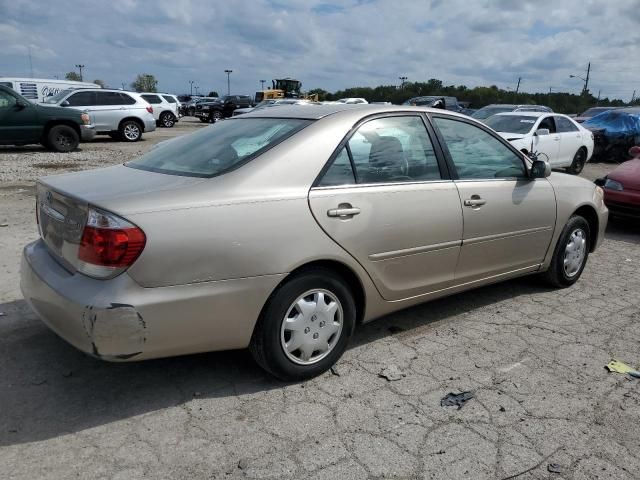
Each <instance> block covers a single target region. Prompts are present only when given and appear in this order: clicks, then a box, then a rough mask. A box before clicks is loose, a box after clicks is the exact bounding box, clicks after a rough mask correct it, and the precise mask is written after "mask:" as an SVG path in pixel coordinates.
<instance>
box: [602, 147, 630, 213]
mask: <svg viewBox="0 0 640 480" xmlns="http://www.w3.org/2000/svg"><path fill="white" fill-rule="evenodd" d="M629 155H631V156H632V157H633V159H632V160H629V161H626V162H624V163H623V164H621V165H620V166H619V167H617V168H615V169H614V170H613V171H612V172H611V173H609V174H608V175H607V176H606V177H604V178H599V179H598V180H596V184H597V185H600V186H601V187H602V188H603V189H604V203H605V204H606V205H607V207H608V208H609V213H610V215H612V216H618V217H627V218H637V219H640V146H636V147H631V149H630V150H629Z"/></svg>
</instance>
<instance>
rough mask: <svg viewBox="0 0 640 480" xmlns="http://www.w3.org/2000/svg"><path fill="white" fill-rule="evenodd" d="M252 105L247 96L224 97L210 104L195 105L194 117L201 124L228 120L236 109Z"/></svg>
mask: <svg viewBox="0 0 640 480" xmlns="http://www.w3.org/2000/svg"><path fill="white" fill-rule="evenodd" d="M252 104H253V100H252V99H251V97H250V96H249V95H224V96H223V97H220V98H219V99H216V100H214V101H211V102H199V103H198V104H196V113H195V116H196V117H198V118H199V119H200V121H201V122H211V123H213V122H215V121H217V120H220V119H221V118H229V117H231V116H232V115H233V112H234V111H235V110H236V109H238V108H248V107H251V105H252Z"/></svg>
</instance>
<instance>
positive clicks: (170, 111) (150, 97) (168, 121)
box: [140, 92, 178, 128]
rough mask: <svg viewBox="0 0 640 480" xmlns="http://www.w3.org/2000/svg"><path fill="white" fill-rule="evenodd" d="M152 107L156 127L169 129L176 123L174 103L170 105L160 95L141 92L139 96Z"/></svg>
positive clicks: (176, 116)
mask: <svg viewBox="0 0 640 480" xmlns="http://www.w3.org/2000/svg"><path fill="white" fill-rule="evenodd" d="M140 96H141V97H142V98H144V99H145V100H146V101H147V102H148V103H149V104H150V105H151V106H152V107H153V117H154V118H155V119H156V125H158V126H160V127H166V128H171V127H173V126H174V125H175V124H176V122H177V121H178V111H177V107H176V104H175V103H170V102H169V101H168V100H167V99H166V98H165V97H164V96H163V95H161V94H160V93H151V92H142V93H141V94H140Z"/></svg>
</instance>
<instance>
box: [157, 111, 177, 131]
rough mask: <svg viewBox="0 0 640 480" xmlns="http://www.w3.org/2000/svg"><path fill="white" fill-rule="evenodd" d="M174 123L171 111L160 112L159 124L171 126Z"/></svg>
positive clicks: (174, 119)
mask: <svg viewBox="0 0 640 480" xmlns="http://www.w3.org/2000/svg"><path fill="white" fill-rule="evenodd" d="M175 124H176V117H175V115H174V114H173V113H171V112H162V113H161V114H160V125H161V126H163V127H164V128H171V127H173V126H174V125H175Z"/></svg>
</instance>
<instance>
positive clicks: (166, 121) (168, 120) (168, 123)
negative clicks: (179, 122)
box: [164, 115, 173, 127]
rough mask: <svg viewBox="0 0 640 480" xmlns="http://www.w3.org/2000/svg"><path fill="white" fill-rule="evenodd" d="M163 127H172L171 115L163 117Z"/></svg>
mask: <svg viewBox="0 0 640 480" xmlns="http://www.w3.org/2000/svg"><path fill="white" fill-rule="evenodd" d="M164 126H165V127H172V126H173V117H172V116H171V115H165V117H164Z"/></svg>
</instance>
